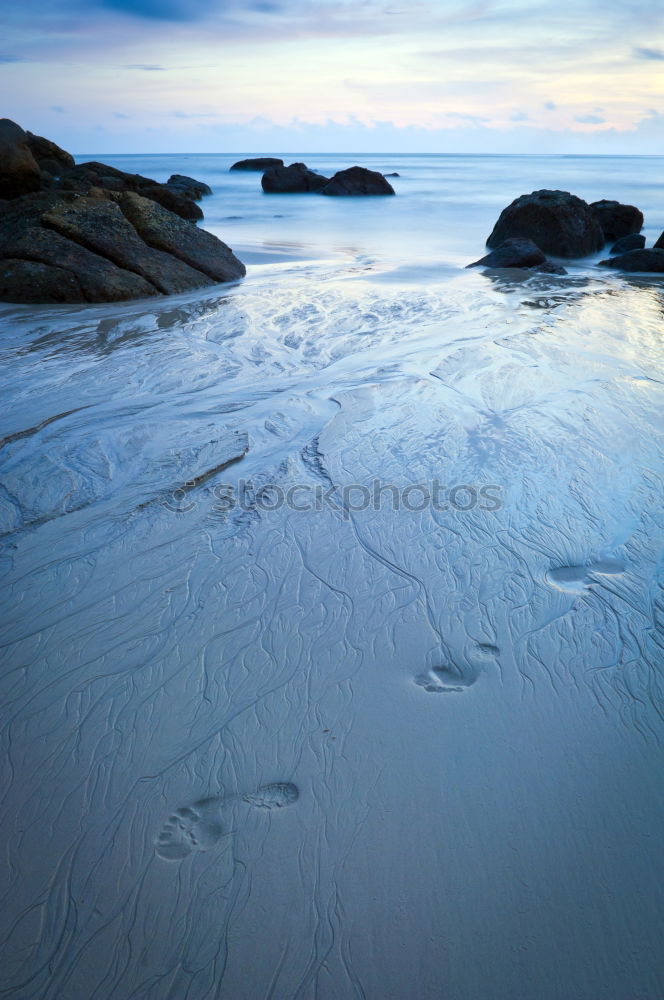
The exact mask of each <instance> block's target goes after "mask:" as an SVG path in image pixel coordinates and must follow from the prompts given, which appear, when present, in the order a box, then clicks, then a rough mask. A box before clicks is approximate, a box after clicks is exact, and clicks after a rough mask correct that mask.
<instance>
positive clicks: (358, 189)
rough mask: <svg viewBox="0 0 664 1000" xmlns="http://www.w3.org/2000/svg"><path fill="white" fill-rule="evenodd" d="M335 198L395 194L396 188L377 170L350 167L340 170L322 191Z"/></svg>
mask: <svg viewBox="0 0 664 1000" xmlns="http://www.w3.org/2000/svg"><path fill="white" fill-rule="evenodd" d="M321 194H327V195H332V196H334V197H356V196H361V195H382V194H394V188H393V187H392V185H391V184H390V182H389V181H386V180H385V178H384V177H383V175H382V174H379V173H378V172H377V171H376V170H367V168H366V167H349V168H348V170H339V171H338V173H336V174H335V175H334V177H333V178H332V180H331V181H330V182H329V184H327V185H326V186H325V187H324V188H323V189H322V191H321Z"/></svg>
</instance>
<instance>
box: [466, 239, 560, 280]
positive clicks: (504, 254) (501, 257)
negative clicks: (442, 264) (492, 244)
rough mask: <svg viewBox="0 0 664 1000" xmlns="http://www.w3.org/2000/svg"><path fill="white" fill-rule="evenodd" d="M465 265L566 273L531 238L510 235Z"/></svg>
mask: <svg viewBox="0 0 664 1000" xmlns="http://www.w3.org/2000/svg"><path fill="white" fill-rule="evenodd" d="M466 266H467V267H522V268H527V269H529V270H535V271H545V272H546V273H547V274H567V271H566V270H565V268H564V267H561V266H560V264H554V263H553V261H550V260H548V259H547V257H546V255H545V254H544V253H542V251H541V250H540V248H539V247H538V246H537V245H536V244H535V243H533V241H532V240H527V239H523V238H521V237H518V236H517V237H512V238H511V239H509V240H504V241H503V243H501V244H500V245H499V246H497V247H496V249H495V250H492V251H491V253H489V254H487V255H486V256H485V257H482V258H481V259H480V260H476V261H474V262H473V263H472V264H467V265H466Z"/></svg>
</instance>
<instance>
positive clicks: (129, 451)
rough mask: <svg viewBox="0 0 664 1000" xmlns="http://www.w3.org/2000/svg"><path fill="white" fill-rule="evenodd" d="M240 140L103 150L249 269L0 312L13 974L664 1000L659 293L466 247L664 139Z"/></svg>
mask: <svg viewBox="0 0 664 1000" xmlns="http://www.w3.org/2000/svg"><path fill="white" fill-rule="evenodd" d="M266 152H271V153H273V155H280V153H279V151H278V150H276V151H266ZM242 155H243V154H242V153H236V154H234V155H230V154H229V155H219V156H210V155H204V156H198V155H195V154H188V153H183V154H173V155H169V156H163V155H162V156H156V155H147V154H146V155H145V156H108V155H96V156H95V155H92V154H91V155H88V156H80V157H77V159H78V161H79V162H80V161H83V160H85V159H93V158H94V159H99V160H102V161H103V162H107V163H110V164H112V165H114V166H117V167H120V168H121V169H123V170H129V171H135V172H139V173H142V174H144V175H147V176H151V177H153V178H155V180H157V181H165V180H166V179H167V178H168V177H169V176H170V174H172V173H184V174H188V175H190V176H193V177H195V178H197V179H200V180H203V181H205V182H207V183H209V184H210V185H211V187H212V188H213V191H214V194H213V195H212V196H211V197H208V198H205V199H204V200H203V201H202V202H201V207H202V208H203V210H204V212H205V220H204V221H203V222H202V223H201V225H203V226H204V227H205V228H208V229H210V230H211V231H212V232H214V233H215V234H216V235H218V236H219V237H220V238H221V239H223V240H224V242H226V243H227V244H229V245H230V246H231V247H232V248H233V250H234V252H235V253H236V254H237V255H238V256H239V257H240V259H241V260H243V261H244V262H245V263H246V265H247V276H246V278H245V279H244V280H243V281H241V282H237V283H233V284H231V285H217V286H213V287H211V288H207V289H204V290H202V291H199V292H196V293H188V294H185V295H179V296H173V297H170V298H163V299H151V300H149V301H142V302H133V303H123V304H119V305H118V304H113V305H88V306H78V305H77V306H41V307H35V306H16V305H8V304H0V322H1V326H2V337H1V338H0V356H1V360H2V363H1V364H0V393H1V398H2V400H3V407H2V413H1V415H0V449H1V450H0V459H1V464H0V571H1V573H2V583H3V587H2V593H3V597H2V612H3V613H2V617H1V618H0V623H1V624H0V644H1V646H2V658H3V663H4V668H3V671H2V675H1V679H0V685H1V687H0V696H1V699H2V705H3V711H2V730H1V733H2V752H1V753H0V767H1V768H2V779H1V781H0V788H1V789H2V802H3V808H2V811H1V812H0V825H1V826H2V842H3V844H4V845H5V857H6V869H5V875H6V877H5V888H4V890H3V897H2V898H3V905H2V907H0V941H2V950H3V953H4V955H5V959H4V961H3V967H2V971H1V972H0V992H2V993H3V995H6V996H10V997H12V998H20V1000H129V998H132V1000H134V998H137V1000H138V998H140V1000H185V998H186V1000H212V998H215V1000H263V998H265V1000H268V998H271V1000H296V998H297V1000H314V998H315V1000H351V998H363V1000H378V998H380V1000H411V998H418V1000H429V998H431V1000H439V998H442V997H445V998H448V1000H489V998H490V1000H561V998H563V997H564V998H566V1000H567V998H570V1000H571V998H574V1000H600V998H601V1000H628V998H629V1000H636V998H638V1000H661V997H662V995H664V958H663V956H662V950H661V935H662V930H663V927H662V917H663V914H664V879H662V874H663V872H662V850H661V831H662V829H663V828H664V802H663V800H662V795H661V774H662V768H663V766H664V754H663V747H664V739H663V734H662V705H663V701H662V696H663V694H664V678H663V676H662V672H663V670H664V631H663V624H664V597H663V594H662V583H663V582H664V560H663V559H662V551H663V548H662V540H663V536H664V508H663V506H662V485H663V482H662V480H663V465H662V417H661V414H662V404H663V402H664V393H663V391H662V386H663V384H664V374H663V368H662V360H663V355H664V351H663V342H664V340H663V334H664V285H663V284H662V279H661V277H654V276H653V277H645V276H638V277H637V276H621V275H620V274H618V273H617V272H613V271H611V272H607V271H604V270H602V269H599V268H597V266H596V264H597V262H598V261H599V260H600V259H602V258H603V257H604V256H605V255H606V251H605V252H602V253H599V254H596V255H594V256H593V257H590V258H585V259H583V260H578V261H571V262H565V266H566V267H567V270H568V274H567V275H566V276H557V275H548V274H535V275H527V274H525V273H523V272H516V271H511V272H509V271H502V272H483V271H482V270H481V269H471V270H467V269H466V265H467V264H468V263H470V262H472V261H474V260H476V259H478V258H479V257H481V256H483V254H484V253H485V252H486V251H485V246H484V244H485V241H486V238H487V236H488V235H489V233H490V231H491V229H492V227H493V224H494V223H495V221H496V219H497V217H498V215H499V213H500V211H501V209H502V208H503V207H505V206H506V205H507V204H508V203H509V202H510V201H512V200H513V199H514V198H515V197H517V196H518V195H520V194H523V193H526V192H529V191H533V190H536V189H538V188H544V187H553V188H560V189H562V190H568V191H572V192H573V193H574V194H577V195H579V196H581V197H583V198H585V199H587V200H588V201H593V200H598V199H600V198H610V199H617V200H620V201H623V202H628V203H631V204H635V205H637V206H638V207H639V208H641V210H642V211H643V213H644V216H645V226H644V230H643V232H644V234H645V236H646V239H647V243H648V245H652V243H653V242H654V240H655V239H656V238H657V237H658V236H659V235H660V233H661V232H662V229H664V208H663V207H662V206H663V205H664V199H663V194H664V182H663V181H662V166H663V163H664V157H629V156H624V157H583V156H537V155H533V156H414V155H403V154H385V155H372V156H367V155H362V156H361V157H358V156H356V155H354V154H352V153H349V154H340V155H338V156H336V155H335V156H320V155H308V154H306V153H303V154H300V155H293V156H288V157H285V159H286V161H287V162H293V161H296V160H302V161H304V162H306V163H307V164H308V165H309V166H310V167H312V168H313V169H315V170H318V171H320V172H322V173H331V172H333V171H335V170H338V169H341V168H343V167H346V166H351V165H353V164H354V163H359V164H361V165H364V166H368V167H370V168H373V169H377V170H380V171H381V172H385V173H392V172H397V173H398V174H399V176H398V177H395V178H393V179H391V182H392V183H393V185H394V188H395V190H396V197H394V198H375V199H372V198H367V199H337V198H324V197H320V196H317V195H272V196H270V195H264V194H263V193H262V191H261V188H260V174H256V173H240V172H229V170H228V168H229V166H230V165H231V163H233V162H234V161H235V160H238V159H240V158H242ZM245 155H246V154H245ZM607 249H608V248H607Z"/></svg>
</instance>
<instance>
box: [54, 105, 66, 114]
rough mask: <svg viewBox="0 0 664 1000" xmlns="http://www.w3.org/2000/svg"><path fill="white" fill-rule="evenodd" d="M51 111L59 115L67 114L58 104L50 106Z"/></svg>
mask: <svg viewBox="0 0 664 1000" xmlns="http://www.w3.org/2000/svg"><path fill="white" fill-rule="evenodd" d="M51 111H57V113H58V114H59V115H66V114H67V109H66V108H63V107H61V106H60V105H59V104H52V105H51Z"/></svg>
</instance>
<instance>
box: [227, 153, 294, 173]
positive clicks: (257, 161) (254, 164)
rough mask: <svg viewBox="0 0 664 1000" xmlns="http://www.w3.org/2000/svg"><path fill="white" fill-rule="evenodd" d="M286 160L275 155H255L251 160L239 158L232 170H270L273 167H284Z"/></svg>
mask: <svg viewBox="0 0 664 1000" xmlns="http://www.w3.org/2000/svg"><path fill="white" fill-rule="evenodd" d="M283 165H284V161H283V160H279V159H277V157H275V156H254V157H253V158H252V159H249V160H238V161H237V163H234V164H233V166H232V167H231V168H230V169H231V170H258V171H264V170H270V169H271V168H272V167H283Z"/></svg>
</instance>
